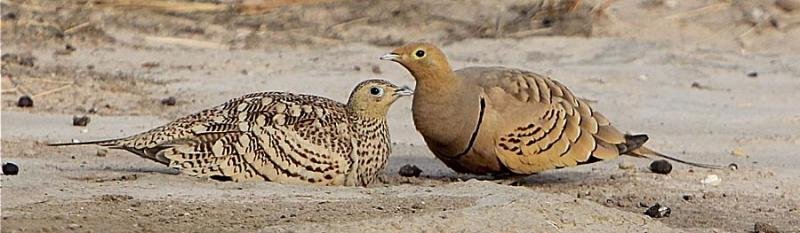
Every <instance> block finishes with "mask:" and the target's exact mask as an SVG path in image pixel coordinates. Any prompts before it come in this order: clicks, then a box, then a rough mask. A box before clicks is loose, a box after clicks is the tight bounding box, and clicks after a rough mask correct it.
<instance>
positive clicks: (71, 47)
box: [64, 44, 77, 51]
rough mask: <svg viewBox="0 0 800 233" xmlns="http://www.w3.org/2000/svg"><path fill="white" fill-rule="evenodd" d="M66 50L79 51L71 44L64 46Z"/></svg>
mask: <svg viewBox="0 0 800 233" xmlns="http://www.w3.org/2000/svg"><path fill="white" fill-rule="evenodd" d="M64 49H65V50H67V51H75V50H77V49H75V46H72V45H71V44H67V45H64Z"/></svg>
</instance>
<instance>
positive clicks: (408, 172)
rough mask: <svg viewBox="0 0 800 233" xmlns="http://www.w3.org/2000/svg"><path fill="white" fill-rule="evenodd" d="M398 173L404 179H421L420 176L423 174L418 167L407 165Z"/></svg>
mask: <svg viewBox="0 0 800 233" xmlns="http://www.w3.org/2000/svg"><path fill="white" fill-rule="evenodd" d="M397 173H398V174H400V176H403V177H412V176H413V177H419V175H420V174H422V169H419V168H418V167H417V166H414V165H411V164H406V165H403V166H402V167H400V171H398V172H397Z"/></svg>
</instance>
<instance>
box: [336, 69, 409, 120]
mask: <svg viewBox="0 0 800 233" xmlns="http://www.w3.org/2000/svg"><path fill="white" fill-rule="evenodd" d="M413 94H414V91H413V90H412V89H411V88H409V87H407V86H402V87H398V86H397V85H394V84H392V83H390V82H387V81H384V80H379V79H371V80H366V81H363V82H361V83H359V84H358V85H357V86H356V87H355V88H354V89H353V92H351V93H350V99H349V100H348V101H347V106H348V108H349V109H350V110H351V111H354V112H356V113H358V114H362V115H365V116H370V117H376V118H382V117H386V113H387V112H388V111H389V107H390V106H391V105H392V103H394V101H396V100H397V99H399V98H400V97H403V96H409V95H413Z"/></svg>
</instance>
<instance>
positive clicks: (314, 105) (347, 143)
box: [50, 80, 413, 186]
mask: <svg viewBox="0 0 800 233" xmlns="http://www.w3.org/2000/svg"><path fill="white" fill-rule="evenodd" d="M412 93H413V92H412V91H411V90H410V89H408V88H406V87H398V86H396V85H394V84H391V83H389V82H386V81H383V80H367V81H364V82H361V83H360V84H358V86H356V87H355V88H354V90H353V92H352V93H351V94H350V98H349V100H348V102H347V104H342V103H339V102H336V101H333V100H331V99H327V98H324V97H319V96H312V95H304V94H293V93H286V92H262V93H254V94H249V95H245V96H242V97H239V98H236V99H232V100H230V101H228V102H226V103H224V104H222V105H219V106H216V107H214V108H211V109H207V110H203V111H201V112H198V113H196V114H193V115H189V116H186V117H183V118H180V119H178V120H175V121H173V122H170V123H168V124H166V125H164V126H161V127H158V128H155V129H152V130H150V131H147V132H144V133H140V134H137V135H133V136H130V137H126V138H120V139H111V140H101V141H91V142H77V143H54V144H50V145H52V146H63V145H80V144H97V145H101V146H106V147H110V148H113V149H124V150H127V151H130V152H133V153H135V154H137V155H139V156H141V157H144V158H147V159H150V160H153V161H156V162H159V163H162V164H165V165H168V166H170V167H173V168H177V169H178V170H180V171H181V172H182V173H184V174H189V175H194V176H201V177H210V178H214V179H221V180H233V181H243V180H266V181H273V182H279V183H294V184H305V183H311V184H317V185H360V186H364V185H367V184H369V183H370V182H371V181H372V180H373V179H374V178H375V177H376V176H377V175H378V173H379V172H380V171H382V169H383V168H384V166H385V165H386V160H387V158H388V156H389V154H390V153H391V148H390V139H389V129H388V127H387V123H386V114H387V111H388V110H389V107H390V106H391V105H392V103H394V102H395V100H397V99H398V98H400V97H402V96H407V95H411V94H412Z"/></svg>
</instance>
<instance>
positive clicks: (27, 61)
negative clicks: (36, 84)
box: [0, 53, 36, 66]
mask: <svg viewBox="0 0 800 233" xmlns="http://www.w3.org/2000/svg"><path fill="white" fill-rule="evenodd" d="M0 58H1V59H2V60H3V62H10V63H16V64H18V65H21V66H33V65H34V63H35V61H36V58H35V57H33V55H30V54H14V53H6V54H3V56H2V57H0Z"/></svg>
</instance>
